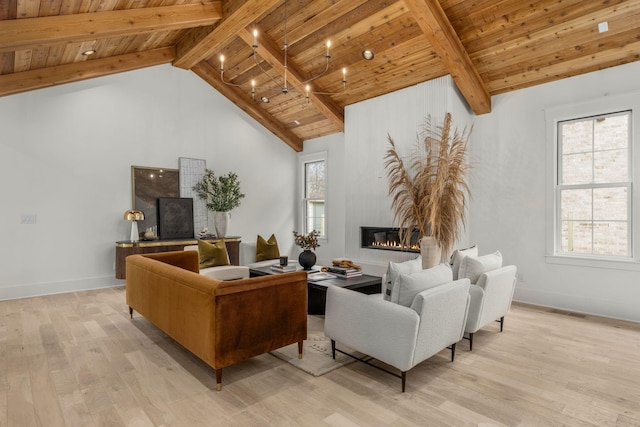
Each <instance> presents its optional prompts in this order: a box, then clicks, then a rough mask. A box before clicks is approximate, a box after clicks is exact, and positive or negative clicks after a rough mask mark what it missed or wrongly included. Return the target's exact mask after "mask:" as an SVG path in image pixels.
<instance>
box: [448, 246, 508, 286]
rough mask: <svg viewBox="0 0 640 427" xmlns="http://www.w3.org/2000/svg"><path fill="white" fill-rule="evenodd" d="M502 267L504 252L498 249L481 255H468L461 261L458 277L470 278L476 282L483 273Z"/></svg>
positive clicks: (472, 281)
mask: <svg viewBox="0 0 640 427" xmlns="http://www.w3.org/2000/svg"><path fill="white" fill-rule="evenodd" d="M500 267H502V254H501V253H500V251H496V252H494V253H492V254H489V255H482V256H479V257H472V256H467V257H465V258H464V259H463V260H462V262H461V263H460V270H459V271H458V279H469V280H470V281H471V283H476V282H477V281H478V278H479V277H480V275H481V274H482V273H486V272H487V271H491V270H495V269H496V268H500Z"/></svg>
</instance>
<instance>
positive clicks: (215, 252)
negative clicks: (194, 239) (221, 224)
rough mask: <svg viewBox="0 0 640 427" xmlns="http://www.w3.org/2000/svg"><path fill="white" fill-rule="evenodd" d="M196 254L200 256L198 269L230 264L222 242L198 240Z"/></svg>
mask: <svg viewBox="0 0 640 427" xmlns="http://www.w3.org/2000/svg"><path fill="white" fill-rule="evenodd" d="M198 254H199V255H200V268H208V267H216V266H218V265H229V264H230V263H229V254H228V253H227V247H226V246H225V244H224V240H218V241H216V242H213V243H209V242H205V241H204V240H198Z"/></svg>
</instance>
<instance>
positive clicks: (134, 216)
mask: <svg viewBox="0 0 640 427" xmlns="http://www.w3.org/2000/svg"><path fill="white" fill-rule="evenodd" d="M124 219H126V220H127V221H131V238H130V239H129V240H131V241H132V242H137V241H138V238H139V235H138V222H137V221H142V220H143V219H144V212H142V211H139V210H136V209H132V210H128V211H126V212H125V213H124Z"/></svg>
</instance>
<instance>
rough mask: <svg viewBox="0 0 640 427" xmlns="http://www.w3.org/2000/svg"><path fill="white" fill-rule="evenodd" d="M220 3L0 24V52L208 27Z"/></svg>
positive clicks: (218, 12)
mask: <svg viewBox="0 0 640 427" xmlns="http://www.w3.org/2000/svg"><path fill="white" fill-rule="evenodd" d="M221 18H222V11H221V2H219V1H218V2H215V3H211V4H193V5H182V6H166V7H151V8H139V9H127V10H116V11H109V12H96V13H80V14H76V15H60V16H46V17H41V18H24V19H7V20H4V21H0V52H8V51H15V50H23V49H33V48H36V47H39V46H46V45H53V44H58V43H65V42H78V41H85V40H95V39H105V38H109V37H124V36H132V35H136V34H142V33H150V32H155V31H170V30H179V29H183V28H192V27H197V26H204V25H212V24H214V23H216V22H218V21H219V20H220V19H221Z"/></svg>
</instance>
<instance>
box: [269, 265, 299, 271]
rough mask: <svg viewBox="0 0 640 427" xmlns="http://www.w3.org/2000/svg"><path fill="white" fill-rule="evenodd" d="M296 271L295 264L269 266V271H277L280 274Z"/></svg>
mask: <svg viewBox="0 0 640 427" xmlns="http://www.w3.org/2000/svg"><path fill="white" fill-rule="evenodd" d="M296 269H297V267H296V265H295V264H289V265H280V264H273V265H272V266H271V270H273V271H278V272H280V273H286V272H288V271H296Z"/></svg>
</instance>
